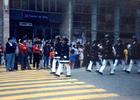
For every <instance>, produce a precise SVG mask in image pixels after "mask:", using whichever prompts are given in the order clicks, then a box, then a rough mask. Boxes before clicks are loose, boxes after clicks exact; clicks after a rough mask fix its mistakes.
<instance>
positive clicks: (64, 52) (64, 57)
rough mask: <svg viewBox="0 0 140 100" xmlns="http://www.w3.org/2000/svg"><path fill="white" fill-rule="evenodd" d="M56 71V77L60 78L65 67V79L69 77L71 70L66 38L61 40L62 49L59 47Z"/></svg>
mask: <svg viewBox="0 0 140 100" xmlns="http://www.w3.org/2000/svg"><path fill="white" fill-rule="evenodd" d="M60 57H61V58H60V62H59V66H58V69H57V71H56V76H60V74H61V73H62V72H63V67H64V66H65V67H66V77H70V76H71V68H70V65H69V45H68V39H67V38H66V37H64V38H63V40H62V47H61V56H60Z"/></svg>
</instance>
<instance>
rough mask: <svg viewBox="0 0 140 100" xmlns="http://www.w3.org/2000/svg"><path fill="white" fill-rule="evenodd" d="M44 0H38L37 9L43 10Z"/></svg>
mask: <svg viewBox="0 0 140 100" xmlns="http://www.w3.org/2000/svg"><path fill="white" fill-rule="evenodd" d="M42 6H43V5H42V0H37V11H42Z"/></svg>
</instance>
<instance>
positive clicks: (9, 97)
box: [0, 89, 103, 100]
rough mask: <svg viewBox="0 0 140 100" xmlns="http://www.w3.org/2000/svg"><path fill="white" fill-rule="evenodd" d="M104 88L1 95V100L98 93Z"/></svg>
mask: <svg viewBox="0 0 140 100" xmlns="http://www.w3.org/2000/svg"><path fill="white" fill-rule="evenodd" d="M102 91H103V90H102V89H90V90H68V91H58V92H46V93H37V94H36V93H35V94H32V93H31V94H30V95H29V94H23V95H16V96H6V97H1V98H0V99H1V100H17V99H20V100H21V99H29V100H31V99H33V98H37V97H42V96H61V95H72V94H80V93H95V92H96V93H97V92H102Z"/></svg>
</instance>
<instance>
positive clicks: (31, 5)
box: [29, 0, 40, 10]
mask: <svg viewBox="0 0 140 100" xmlns="http://www.w3.org/2000/svg"><path fill="white" fill-rule="evenodd" d="M35 1H36V0H29V10H35ZM39 1H40V0H39Z"/></svg>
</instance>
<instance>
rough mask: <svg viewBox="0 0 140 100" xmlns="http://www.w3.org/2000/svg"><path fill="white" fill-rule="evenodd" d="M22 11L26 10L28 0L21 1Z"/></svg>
mask: <svg viewBox="0 0 140 100" xmlns="http://www.w3.org/2000/svg"><path fill="white" fill-rule="evenodd" d="M22 9H24V10H28V0H22Z"/></svg>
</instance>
